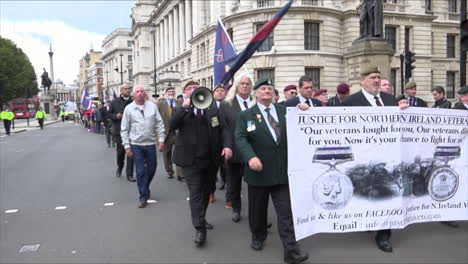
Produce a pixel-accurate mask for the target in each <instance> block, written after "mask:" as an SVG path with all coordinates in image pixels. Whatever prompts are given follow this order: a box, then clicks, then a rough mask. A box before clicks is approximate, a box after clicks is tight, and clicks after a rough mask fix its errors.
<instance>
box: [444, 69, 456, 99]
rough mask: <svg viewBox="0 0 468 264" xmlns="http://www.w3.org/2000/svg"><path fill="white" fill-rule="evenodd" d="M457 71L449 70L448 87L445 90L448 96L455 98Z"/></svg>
mask: <svg viewBox="0 0 468 264" xmlns="http://www.w3.org/2000/svg"><path fill="white" fill-rule="evenodd" d="M455 73H456V72H453V71H448V72H447V89H446V90H445V95H446V96H447V98H455Z"/></svg>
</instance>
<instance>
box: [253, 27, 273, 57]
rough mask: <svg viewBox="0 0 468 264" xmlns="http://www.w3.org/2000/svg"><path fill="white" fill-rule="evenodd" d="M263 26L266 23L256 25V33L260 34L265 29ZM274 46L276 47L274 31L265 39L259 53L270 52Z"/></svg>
mask: <svg viewBox="0 0 468 264" xmlns="http://www.w3.org/2000/svg"><path fill="white" fill-rule="evenodd" d="M263 25H265V23H258V24H255V27H256V31H255V32H258V31H259V30H260V29H261V28H262V27H263ZM273 45H274V31H273V32H271V33H270V35H268V37H267V38H266V39H265V41H263V43H262V45H261V46H260V47H259V48H258V50H257V51H269V50H271V48H272V47H273Z"/></svg>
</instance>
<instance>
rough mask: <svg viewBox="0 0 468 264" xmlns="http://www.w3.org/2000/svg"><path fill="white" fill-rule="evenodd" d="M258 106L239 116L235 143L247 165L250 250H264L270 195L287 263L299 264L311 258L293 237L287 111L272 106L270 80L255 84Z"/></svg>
mask: <svg viewBox="0 0 468 264" xmlns="http://www.w3.org/2000/svg"><path fill="white" fill-rule="evenodd" d="M253 89H254V92H255V95H256V99H257V104H256V105H255V106H253V107H252V108H249V109H247V110H245V111H243V112H241V113H240V115H239V118H238V120H237V125H236V132H235V141H236V146H237V149H238V150H239V153H240V156H241V158H242V160H243V161H244V162H245V163H246V169H245V181H246V182H247V185H248V200H249V225H250V231H251V233H252V242H251V245H250V247H251V248H252V249H254V250H262V248H263V244H264V241H265V240H266V238H267V235H268V232H267V211H268V200H269V198H270V196H271V198H272V200H273V204H274V207H275V211H276V214H277V218H278V233H279V235H280V237H281V241H282V243H283V248H284V261H285V262H286V263H300V262H303V261H305V260H307V258H308V254H307V253H304V252H303V251H302V250H301V249H300V247H299V244H298V243H297V242H296V238H295V235H294V226H293V218H292V212H291V201H290V196H289V186H288V175H287V170H288V169H287V160H288V157H287V155H288V153H287V152H288V151H287V148H288V147H287V135H286V108H285V107H284V106H282V105H280V104H273V103H272V102H273V86H272V82H271V80H269V79H261V80H258V81H257V82H256V83H255V85H254V88H253Z"/></svg>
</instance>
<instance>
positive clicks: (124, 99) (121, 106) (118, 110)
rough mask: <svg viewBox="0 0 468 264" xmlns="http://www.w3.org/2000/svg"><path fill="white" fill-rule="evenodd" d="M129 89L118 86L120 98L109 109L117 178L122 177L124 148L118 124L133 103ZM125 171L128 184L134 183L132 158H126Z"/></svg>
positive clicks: (125, 85)
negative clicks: (114, 144) (114, 145)
mask: <svg viewBox="0 0 468 264" xmlns="http://www.w3.org/2000/svg"><path fill="white" fill-rule="evenodd" d="M130 89H131V88H130V85H129V84H126V83H124V84H123V85H122V86H120V97H118V98H116V99H114V100H113V101H112V103H111V105H110V109H109V118H110V119H111V120H112V135H113V136H114V142H115V143H117V147H116V150H117V171H116V173H115V175H116V176H117V177H120V176H121V175H122V170H123V166H124V159H125V148H124V147H123V145H122V138H121V137H120V124H121V121H122V115H123V112H124V110H125V107H126V106H127V105H129V104H130V103H131V102H133V99H132V98H131V97H130ZM125 170H126V172H127V180H128V181H130V182H134V181H136V180H135V178H134V177H133V158H132V157H129V156H127V166H126V167H125Z"/></svg>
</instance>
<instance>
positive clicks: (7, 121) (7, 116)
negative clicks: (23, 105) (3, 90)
mask: <svg viewBox="0 0 468 264" xmlns="http://www.w3.org/2000/svg"><path fill="white" fill-rule="evenodd" d="M0 119H2V120H3V126H4V127H5V132H6V134H7V135H8V136H9V135H10V127H11V122H12V120H13V119H15V115H14V114H13V112H11V111H10V108H9V107H8V106H6V107H5V110H4V111H2V112H1V113H0Z"/></svg>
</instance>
